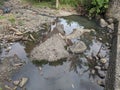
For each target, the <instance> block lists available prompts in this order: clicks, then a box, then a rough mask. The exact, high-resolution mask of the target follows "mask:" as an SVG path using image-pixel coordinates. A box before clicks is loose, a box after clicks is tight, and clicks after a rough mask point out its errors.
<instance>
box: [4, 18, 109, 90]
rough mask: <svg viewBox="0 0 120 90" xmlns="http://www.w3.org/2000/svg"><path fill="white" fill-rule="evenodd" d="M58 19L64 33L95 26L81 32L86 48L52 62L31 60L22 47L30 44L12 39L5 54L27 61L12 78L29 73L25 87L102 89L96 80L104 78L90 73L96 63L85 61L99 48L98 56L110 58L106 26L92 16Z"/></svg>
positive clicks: (48, 89)
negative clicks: (33, 61) (88, 30)
mask: <svg viewBox="0 0 120 90" xmlns="http://www.w3.org/2000/svg"><path fill="white" fill-rule="evenodd" d="M59 20H60V23H62V24H63V25H64V30H65V32H66V34H70V33H71V32H72V30H73V29H74V28H76V27H80V28H89V29H95V30H96V32H92V33H87V34H84V35H82V36H81V37H80V38H79V40H82V41H84V42H85V44H86V45H87V47H88V48H87V50H86V51H85V52H84V53H82V54H77V55H74V57H73V58H71V59H70V60H69V61H68V60H63V61H61V62H53V63H49V62H44V61H43V62H40V63H36V64H33V63H32V62H30V58H29V57H28V54H29V53H26V51H25V50H27V49H29V47H27V48H26V46H24V45H23V44H20V43H19V42H18V43H14V44H13V45H12V49H11V50H10V51H9V53H8V55H10V56H11V55H14V54H17V55H18V57H19V58H21V59H22V60H23V61H25V62H26V65H25V66H24V67H23V68H21V69H20V70H19V71H18V72H17V73H16V74H14V75H13V76H12V79H13V80H18V79H19V78H21V77H28V78H29V81H28V83H27V84H26V85H25V87H26V89H27V90H103V87H101V86H99V85H98V84H97V82H98V81H101V80H103V81H104V78H100V77H99V75H97V74H96V73H93V71H94V66H95V65H99V64H98V63H97V64H96V63H95V65H92V64H94V62H93V63H90V62H88V60H87V59H86V56H87V57H91V56H92V54H93V55H94V56H96V54H97V53H98V52H99V51H100V52H99V54H100V56H101V57H105V58H106V59H107V60H108V59H109V49H108V46H107V44H108V43H109V37H107V35H106V34H105V33H106V30H104V29H102V28H100V27H99V26H98V25H97V23H96V22H95V21H94V20H91V21H89V20H88V19H86V18H84V17H79V16H69V17H61V18H60V19H59ZM51 27H54V26H51ZM101 45H102V48H101ZM33 46H34V45H33ZM100 48H101V50H100ZM3 55H4V54H3ZM100 73H102V74H103V75H105V74H106V71H100ZM18 90H21V89H20V88H19V89H18Z"/></svg>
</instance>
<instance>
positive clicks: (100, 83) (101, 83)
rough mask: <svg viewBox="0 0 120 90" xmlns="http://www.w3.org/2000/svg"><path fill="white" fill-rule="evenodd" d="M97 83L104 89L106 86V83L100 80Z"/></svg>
mask: <svg viewBox="0 0 120 90" xmlns="http://www.w3.org/2000/svg"><path fill="white" fill-rule="evenodd" d="M97 83H98V85H100V86H103V87H104V86H105V82H104V81H103V80H98V81H97Z"/></svg>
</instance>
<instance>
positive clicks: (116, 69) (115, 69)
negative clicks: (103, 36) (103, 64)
mask: <svg viewBox="0 0 120 90" xmlns="http://www.w3.org/2000/svg"><path fill="white" fill-rule="evenodd" d="M119 27H120V24H119V22H118V21H117V20H115V21H114V30H115V32H114V34H113V38H112V40H111V42H112V46H111V52H110V60H109V67H108V71H107V76H106V85H105V88H104V90H120V35H119V34H120V30H119V29H120V28H119Z"/></svg>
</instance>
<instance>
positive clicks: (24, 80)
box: [19, 77, 28, 88]
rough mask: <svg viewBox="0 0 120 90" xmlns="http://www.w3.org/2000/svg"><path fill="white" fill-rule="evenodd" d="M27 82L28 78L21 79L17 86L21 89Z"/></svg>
mask: <svg viewBox="0 0 120 90" xmlns="http://www.w3.org/2000/svg"><path fill="white" fill-rule="evenodd" d="M27 81H28V78H26V77H23V78H22V79H21V82H20V84H19V86H20V87H21V88H22V87H23V86H24V85H25V84H26V83H27Z"/></svg>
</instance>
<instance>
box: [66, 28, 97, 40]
mask: <svg viewBox="0 0 120 90" xmlns="http://www.w3.org/2000/svg"><path fill="white" fill-rule="evenodd" d="M91 31H95V30H93V29H83V28H77V29H74V30H73V32H72V33H71V34H69V35H66V36H64V38H65V39H74V38H79V37H80V36H81V35H83V34H84V33H87V32H91Z"/></svg>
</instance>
